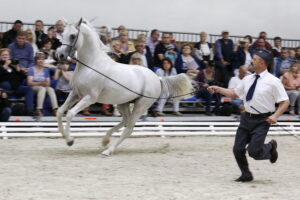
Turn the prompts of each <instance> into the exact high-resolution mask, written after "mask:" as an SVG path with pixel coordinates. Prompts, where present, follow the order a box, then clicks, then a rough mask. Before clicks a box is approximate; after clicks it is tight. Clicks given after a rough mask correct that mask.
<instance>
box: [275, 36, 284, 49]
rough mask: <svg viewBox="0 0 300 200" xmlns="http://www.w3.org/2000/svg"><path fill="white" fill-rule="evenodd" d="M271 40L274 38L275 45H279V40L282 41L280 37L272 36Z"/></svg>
mask: <svg viewBox="0 0 300 200" xmlns="http://www.w3.org/2000/svg"><path fill="white" fill-rule="evenodd" d="M273 40H274V46H275V47H281V41H282V39H281V37H274V39H273Z"/></svg>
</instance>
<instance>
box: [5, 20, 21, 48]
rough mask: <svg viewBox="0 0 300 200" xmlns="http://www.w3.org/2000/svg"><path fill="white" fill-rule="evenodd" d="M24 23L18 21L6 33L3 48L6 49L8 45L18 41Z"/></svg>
mask: <svg viewBox="0 0 300 200" xmlns="http://www.w3.org/2000/svg"><path fill="white" fill-rule="evenodd" d="M22 26H23V22H22V21H21V20H16V21H15V23H14V25H13V27H12V29H10V30H9V31H7V32H5V33H4V34H3V38H2V47H3V48H6V47H8V45H10V44H11V43H13V42H15V41H16V37H17V33H18V32H19V31H21V29H22Z"/></svg>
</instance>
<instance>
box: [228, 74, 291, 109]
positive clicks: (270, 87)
mask: <svg viewBox="0 0 300 200" xmlns="http://www.w3.org/2000/svg"><path fill="white" fill-rule="evenodd" d="M259 75H260V77H259V78H258V79H257V84H256V87H255V90H254V94H253V97H252V99H251V100H250V101H246V96H247V93H248V90H249V88H250V87H251V85H252V84H253V82H254V80H255V73H254V74H251V75H249V76H246V77H244V78H243V80H242V82H241V84H239V85H238V86H237V87H236V88H234V91H235V93H236V94H237V95H238V96H239V98H240V99H242V100H243V101H244V106H245V109H246V111H247V112H249V113H253V114H260V113H268V112H274V111H275V103H279V102H281V101H285V100H288V99H289V98H288V96H287V93H286V91H285V89H284V87H283V85H282V83H281V81H280V80H279V79H278V78H277V77H275V76H273V75H272V74H270V73H269V72H268V70H265V71H263V72H262V73H260V74H259ZM251 106H252V107H254V108H255V109H256V110H258V111H259V112H260V113H258V112H257V111H256V110H255V109H253V108H251Z"/></svg>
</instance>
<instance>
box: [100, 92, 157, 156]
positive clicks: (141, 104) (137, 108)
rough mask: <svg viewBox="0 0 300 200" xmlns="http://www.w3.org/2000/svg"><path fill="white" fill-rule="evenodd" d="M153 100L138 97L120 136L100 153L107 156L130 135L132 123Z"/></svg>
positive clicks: (133, 123)
mask: <svg viewBox="0 0 300 200" xmlns="http://www.w3.org/2000/svg"><path fill="white" fill-rule="evenodd" d="M152 103H153V101H152V100H149V99H145V98H141V99H138V100H137V101H136V102H135V105H134V108H133V111H132V114H131V116H130V117H129V118H128V123H127V124H126V128H125V129H124V131H123V133H122V135H121V137H120V138H119V140H117V142H116V143H115V144H113V145H111V146H109V147H108V148H107V149H106V150H104V151H103V152H102V155H105V156H109V155H110V154H111V153H113V152H114V151H115V149H116V148H117V147H118V146H119V145H120V144H121V143H122V142H123V140H125V139H126V138H127V137H128V136H130V135H131V133H132V131H133V128H134V125H135V123H136V122H137V120H138V119H139V117H140V116H141V115H142V114H144V113H145V112H146V110H147V109H148V108H149V107H150V106H151V105H152Z"/></svg>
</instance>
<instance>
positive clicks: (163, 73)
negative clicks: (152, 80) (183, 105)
mask: <svg viewBox="0 0 300 200" xmlns="http://www.w3.org/2000/svg"><path fill="white" fill-rule="evenodd" d="M156 74H157V75H158V76H159V77H168V76H175V75H177V72H176V69H175V68H174V65H173V63H172V61H171V60H170V59H168V58H165V59H163V60H162V67H161V68H159V69H158V70H157V71H156ZM166 103H167V99H159V100H158V106H157V108H156V110H157V113H156V114H157V115H158V116H164V115H165V113H163V109H164V106H165V104H166ZM173 114H174V115H177V116H182V113H180V112H179V100H175V101H173Z"/></svg>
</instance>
